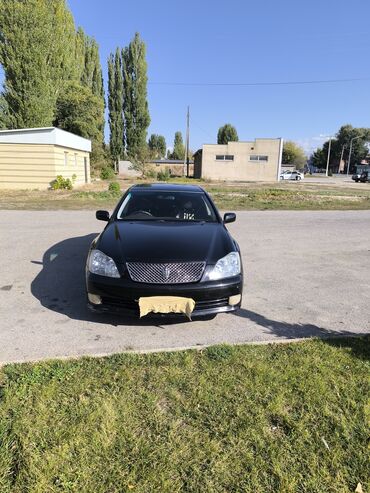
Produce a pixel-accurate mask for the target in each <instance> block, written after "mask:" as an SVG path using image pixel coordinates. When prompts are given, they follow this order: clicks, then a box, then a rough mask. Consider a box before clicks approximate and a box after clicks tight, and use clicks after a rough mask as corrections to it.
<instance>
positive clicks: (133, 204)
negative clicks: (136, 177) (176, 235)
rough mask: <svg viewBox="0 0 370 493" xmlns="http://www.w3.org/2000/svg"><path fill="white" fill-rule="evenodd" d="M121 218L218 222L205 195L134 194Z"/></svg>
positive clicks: (125, 203) (126, 201)
mask: <svg viewBox="0 0 370 493" xmlns="http://www.w3.org/2000/svg"><path fill="white" fill-rule="evenodd" d="M117 219H124V220H137V221H145V220H163V221H205V222H217V218H216V214H215V212H214V210H213V207H212V205H211V203H210V202H209V200H208V198H207V196H206V195H205V194H204V193H199V192H163V191H132V192H130V193H128V194H127V196H126V197H125V199H124V201H123V202H122V204H121V206H120V208H119V210H118V213H117Z"/></svg>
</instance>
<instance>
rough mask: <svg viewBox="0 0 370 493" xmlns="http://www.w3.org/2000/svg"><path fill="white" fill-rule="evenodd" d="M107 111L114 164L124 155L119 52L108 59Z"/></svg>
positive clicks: (121, 80) (121, 79) (121, 81)
mask: <svg viewBox="0 0 370 493" xmlns="http://www.w3.org/2000/svg"><path fill="white" fill-rule="evenodd" d="M108 110H109V130H110V141H109V147H110V152H111V155H112V157H113V159H114V161H115V162H118V161H119V159H120V158H121V157H123V155H124V125H123V78H122V61H121V51H120V50H119V48H117V50H116V53H115V54H113V53H111V54H110V56H109V59H108Z"/></svg>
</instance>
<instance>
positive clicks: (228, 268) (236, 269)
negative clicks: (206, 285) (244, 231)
mask: <svg viewBox="0 0 370 493" xmlns="http://www.w3.org/2000/svg"><path fill="white" fill-rule="evenodd" d="M238 274H240V256H239V253H238V252H231V253H229V254H228V255H226V257H222V258H220V260H218V262H217V263H216V265H215V266H214V268H213V270H212V271H211V272H210V273H209V279H210V280H211V281H215V280H216V279H224V278H225V277H232V276H237V275H238Z"/></svg>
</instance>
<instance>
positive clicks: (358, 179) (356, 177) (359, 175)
mask: <svg viewBox="0 0 370 493" xmlns="http://www.w3.org/2000/svg"><path fill="white" fill-rule="evenodd" d="M360 179H361V173H357V172H356V173H355V174H354V175H352V180H354V181H355V182H356V183H358V182H359V181H360Z"/></svg>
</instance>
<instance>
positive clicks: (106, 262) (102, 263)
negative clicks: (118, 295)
mask: <svg viewBox="0 0 370 493" xmlns="http://www.w3.org/2000/svg"><path fill="white" fill-rule="evenodd" d="M88 266H89V271H90V272H91V273H92V274H98V275H99V276H106V277H120V275H119V272H118V269H117V266H116V264H115V263H114V260H113V259H112V258H110V257H108V255H105V253H103V252H101V251H100V250H92V251H91V253H90V257H89V262H88Z"/></svg>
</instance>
